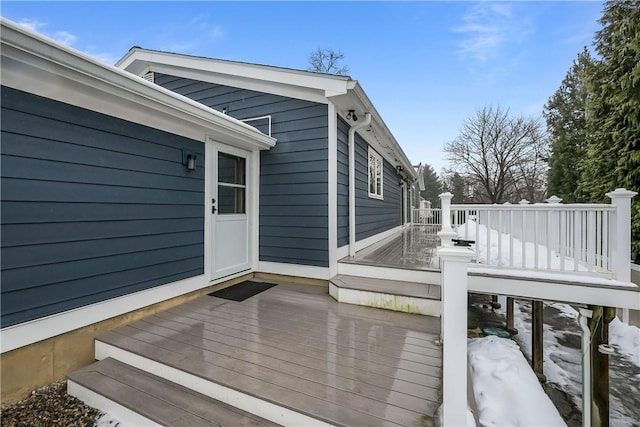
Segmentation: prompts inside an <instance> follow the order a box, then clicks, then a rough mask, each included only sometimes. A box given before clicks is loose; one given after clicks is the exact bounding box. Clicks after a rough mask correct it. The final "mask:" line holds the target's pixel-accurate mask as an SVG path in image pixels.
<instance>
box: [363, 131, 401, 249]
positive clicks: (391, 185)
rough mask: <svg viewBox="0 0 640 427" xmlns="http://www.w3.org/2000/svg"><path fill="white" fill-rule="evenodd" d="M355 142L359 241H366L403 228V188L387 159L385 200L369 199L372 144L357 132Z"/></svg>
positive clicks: (384, 178)
mask: <svg viewBox="0 0 640 427" xmlns="http://www.w3.org/2000/svg"><path fill="white" fill-rule="evenodd" d="M355 140H356V141H355V142H356V146H355V157H356V159H355V160H356V162H355V166H356V167H355V172H356V179H355V181H356V240H362V239H366V238H367V237H370V236H373V235H375V234H378V233H382V232H384V231H387V230H390V229H392V228H394V227H397V226H399V225H401V216H402V187H400V177H399V176H398V175H397V173H396V170H395V168H394V167H393V165H391V164H390V163H389V162H387V161H386V160H384V162H383V163H384V167H383V180H384V184H383V190H382V191H383V198H384V199H383V200H379V199H374V198H371V197H369V190H368V159H369V154H368V144H367V142H366V141H365V140H364V139H363V138H362V137H361V136H360V135H358V134H357V133H356V138H355Z"/></svg>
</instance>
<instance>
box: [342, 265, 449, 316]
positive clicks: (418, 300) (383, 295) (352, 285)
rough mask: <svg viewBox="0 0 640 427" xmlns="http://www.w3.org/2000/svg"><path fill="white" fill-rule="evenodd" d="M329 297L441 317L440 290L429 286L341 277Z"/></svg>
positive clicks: (368, 278) (351, 302)
mask: <svg viewBox="0 0 640 427" xmlns="http://www.w3.org/2000/svg"><path fill="white" fill-rule="evenodd" d="M329 293H330V294H331V296H332V297H333V298H334V299H335V300H336V301H338V302H344V303H348V304H356V305H363V306H367V307H376V308H384V309H388V310H394V311H401V312H405V313H414V314H424V315H427V316H437V317H439V316H440V313H441V304H440V286H438V285H432V284H427V283H417V282H407V281H399V280H386V279H376V278H371V277H359V276H349V275H343V274H340V275H337V276H335V277H333V278H332V279H331V280H330V281H329Z"/></svg>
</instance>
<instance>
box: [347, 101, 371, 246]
mask: <svg viewBox="0 0 640 427" xmlns="http://www.w3.org/2000/svg"><path fill="white" fill-rule="evenodd" d="M370 123H371V113H369V112H367V113H364V121H363V122H362V123H360V124H358V125H355V126H352V127H351V128H349V256H355V254H356V158H355V143H356V142H355V135H356V131H357V130H358V129H362V128H363V127H366V126H369V124H370Z"/></svg>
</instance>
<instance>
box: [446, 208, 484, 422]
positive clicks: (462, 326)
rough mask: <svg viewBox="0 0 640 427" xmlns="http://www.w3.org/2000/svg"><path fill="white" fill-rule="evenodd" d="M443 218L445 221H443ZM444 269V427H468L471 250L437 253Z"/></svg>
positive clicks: (449, 247)
mask: <svg viewBox="0 0 640 427" xmlns="http://www.w3.org/2000/svg"><path fill="white" fill-rule="evenodd" d="M443 218H444V217H443ZM438 256H439V257H440V261H441V265H442V274H441V276H440V277H441V279H440V282H441V283H440V286H441V292H442V317H441V319H440V322H441V328H442V329H441V330H442V419H443V425H444V426H464V425H467V289H468V286H467V264H468V263H469V261H471V260H472V259H473V258H474V257H475V253H474V251H473V250H472V249H471V248H469V247H460V246H446V247H441V248H440V249H438Z"/></svg>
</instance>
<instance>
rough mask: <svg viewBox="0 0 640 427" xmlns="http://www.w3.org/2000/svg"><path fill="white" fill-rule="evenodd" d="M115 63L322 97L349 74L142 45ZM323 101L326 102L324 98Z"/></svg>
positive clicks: (343, 85) (339, 89)
mask: <svg viewBox="0 0 640 427" xmlns="http://www.w3.org/2000/svg"><path fill="white" fill-rule="evenodd" d="M116 65H117V66H118V67H120V68H122V69H125V70H127V71H129V72H132V73H135V74H140V73H141V72H142V71H143V70H145V69H146V67H149V69H150V70H151V71H153V70H154V68H158V69H159V67H158V66H160V65H164V66H167V67H174V68H173V69H175V70H182V72H184V71H185V70H193V71H196V70H197V71H199V72H201V74H199V75H200V76H201V78H204V80H203V81H210V80H208V79H207V74H209V76H210V77H209V79H210V78H212V77H213V76H215V77H216V82H218V81H219V79H220V77H222V76H227V79H228V81H229V83H230V84H233V83H234V82H235V81H240V82H242V83H244V84H246V83H247V82H254V84H256V85H258V84H259V83H260V82H261V83H263V85H259V87H261V88H263V89H261V90H262V91H267V92H269V93H271V92H270V91H268V90H264V89H265V88H266V89H269V88H271V89H272V90H273V89H282V88H287V87H289V88H295V90H296V91H297V92H300V93H304V92H305V90H306V91H308V92H310V93H312V94H315V95H317V94H321V95H322V96H323V97H324V98H326V97H328V96H333V95H335V94H341V93H346V91H347V84H348V82H349V78H348V77H344V76H332V75H324V74H317V73H311V72H308V71H300V70H293V69H286V68H278V67H271V66H268V65H259V64H250V63H243V62H234V61H226V60H219V59H213V58H200V57H195V56H189V55H181V54H177V53H169V52H158V51H149V50H146V49H141V48H133V49H131V50H130V51H129V53H128V54H127V55H126V56H125V57H124V58H123V59H121V60H120V61H118V63H117V64H116ZM168 69H172V68H168ZM323 102H324V103H327V101H326V99H324V101H323Z"/></svg>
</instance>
